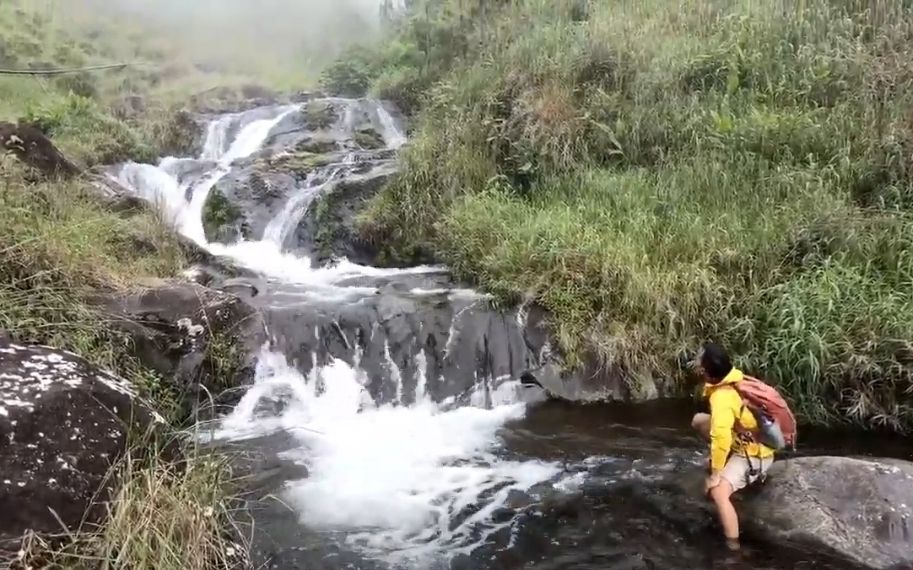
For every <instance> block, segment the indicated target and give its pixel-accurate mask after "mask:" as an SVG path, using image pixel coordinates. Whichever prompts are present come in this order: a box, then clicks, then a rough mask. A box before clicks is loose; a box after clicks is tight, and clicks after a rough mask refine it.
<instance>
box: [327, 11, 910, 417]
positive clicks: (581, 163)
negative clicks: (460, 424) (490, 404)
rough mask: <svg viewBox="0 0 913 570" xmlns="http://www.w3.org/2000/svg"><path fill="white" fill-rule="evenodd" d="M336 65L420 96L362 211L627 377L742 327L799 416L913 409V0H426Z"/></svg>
mask: <svg viewBox="0 0 913 570" xmlns="http://www.w3.org/2000/svg"><path fill="white" fill-rule="evenodd" d="M392 26H393V32H392V37H391V39H389V40H388V41H387V42H386V44H385V45H384V46H382V47H381V48H378V49H370V50H364V51H361V52H353V53H351V54H350V56H349V57H348V58H346V59H343V60H341V61H339V62H337V63H336V64H335V65H334V66H333V67H332V68H330V69H329V70H328V72H327V74H326V75H325V82H326V83H327V84H328V85H330V86H336V87H340V86H341V87H346V88H349V89H356V90H357V89H358V88H360V87H361V86H366V87H368V88H370V89H372V90H373V91H374V92H375V93H377V94H379V95H384V96H388V97H392V98H394V99H397V100H399V101H401V102H403V103H404V104H405V105H406V106H407V107H408V108H410V109H418V110H419V111H418V113H417V118H416V121H417V126H416V129H415V131H416V132H415V136H414V141H413V142H412V144H411V147H410V148H409V150H408V151H407V152H406V156H405V161H404V162H405V165H404V166H405V167H404V170H403V172H402V173H401V174H400V175H399V176H398V177H397V179H395V180H394V181H393V182H392V183H391V184H390V185H388V187H387V188H386V189H385V190H384V191H383V193H382V194H381V195H380V196H379V197H378V198H377V199H376V200H375V201H374V202H373V204H372V206H371V209H370V212H369V213H368V214H367V215H366V216H365V217H364V219H363V220H362V226H361V227H362V231H363V233H364V235H365V237H367V238H369V239H372V240H374V241H375V242H376V243H378V244H380V245H381V246H383V247H385V248H386V249H387V254H388V255H390V256H391V257H394V258H395V257H399V258H409V257H411V256H414V255H416V254H417V253H420V252H421V250H423V249H424V250H431V251H433V252H435V253H436V254H437V255H439V256H441V257H442V258H443V260H444V261H446V262H447V263H449V264H450V265H452V266H453V267H454V269H455V270H456V271H457V272H458V273H460V274H461V275H463V276H465V277H468V278H471V279H473V280H475V281H476V282H478V283H479V284H481V285H483V286H485V287H487V288H489V289H491V290H493V291H495V292H497V293H499V294H501V295H503V296H505V297H507V298H515V299H516V298H521V297H527V298H533V299H535V300H537V301H539V302H540V303H542V304H543V305H545V306H546V307H547V308H548V309H550V310H551V311H552V313H553V315H554V320H555V325H556V326H557V330H558V331H559V337H560V340H561V343H562V345H563V347H564V348H565V349H566V351H567V353H568V354H569V356H570V357H571V358H572V359H591V358H593V359H600V360H601V361H603V362H605V363H606V364H607V365H609V366H617V367H620V368H621V369H623V370H624V371H625V372H626V373H627V376H628V378H629V379H630V381H631V382H632V383H637V382H639V381H640V379H642V378H644V377H647V376H659V377H669V376H675V375H677V374H678V369H677V365H676V363H677V360H678V359H677V357H678V355H679V354H680V353H681V351H682V350H683V349H686V348H689V347H694V346H695V345H696V344H697V343H699V342H701V341H702V340H705V339H708V338H714V339H718V340H720V341H722V342H725V343H726V344H727V345H728V346H730V347H731V348H732V350H733V351H734V352H735V353H737V354H738V355H739V359H740V361H741V362H740V363H741V364H742V365H744V366H745V367H746V368H748V369H749V370H751V371H753V372H757V373H759V374H763V375H764V376H766V377H768V378H769V379H771V380H774V381H777V382H779V383H780V385H781V386H783V387H784V389H785V390H786V392H787V393H788V395H789V396H790V397H791V399H792V400H793V402H794V403H795V404H796V407H797V409H798V411H799V412H800V413H801V415H802V416H803V418H804V419H805V420H806V421H809V422H813V423H817V424H834V423H845V422H852V423H855V424H859V425H863V426H867V427H887V428H890V429H895V430H909V429H910V428H913V248H911V245H913V218H911V213H913V210H911V208H913V114H911V111H910V110H911V109H913V3H911V2H908V1H902V0H896V1H889V2H881V1H879V2H874V1H869V0H865V1H861V0H855V1H854V0H841V1H838V2H834V1H825V0H802V1H795V2H780V1H776V2H747V1H739V0H688V1H685V2H674V3H672V2H665V1H661V0H648V1H642V2H628V1H622V0H617V1H606V2H586V1H563V2H553V1H546V0H524V1H522V2H510V3H507V2H505V3H485V2H471V1H466V0H464V1H461V2H457V1H449V0H429V1H428V2H419V3H418V6H417V7H416V8H414V9H413V11H412V12H411V13H410V14H409V15H408V16H407V17H403V18H400V19H399V20H397V21H395V22H394V23H393V24H392Z"/></svg>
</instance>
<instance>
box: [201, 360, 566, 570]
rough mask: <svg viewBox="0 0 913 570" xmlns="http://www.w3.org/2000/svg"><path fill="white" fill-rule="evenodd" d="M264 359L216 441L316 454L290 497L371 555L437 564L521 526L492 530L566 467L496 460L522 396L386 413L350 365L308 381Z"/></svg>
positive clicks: (305, 456) (313, 522) (311, 521)
mask: <svg viewBox="0 0 913 570" xmlns="http://www.w3.org/2000/svg"><path fill="white" fill-rule="evenodd" d="M259 362H260V364H259V369H258V374H257V383H256V385H255V386H254V387H252V388H251V389H250V391H249V392H248V393H247V395H246V396H245V397H244V398H243V399H242V401H241V402H240V403H239V404H238V406H237V407H236V409H235V412H234V413H233V414H232V415H231V416H229V417H228V418H227V419H226V420H225V422H224V423H223V425H222V429H221V431H220V432H218V433H217V434H216V437H220V438H227V439H235V440H239V439H243V438H251V437H256V436H257V435H262V434H263V433H266V432H269V431H274V430H277V429H285V430H288V431H289V432H290V433H292V434H293V436H294V437H295V438H296V439H297V440H298V441H299V443H300V444H301V445H302V446H304V447H305V448H306V449H307V451H306V452H305V453H301V454H297V453H296V454H295V457H298V458H299V461H300V462H301V463H303V465H304V466H305V467H306V468H307V470H308V477H307V478H305V479H301V480H296V481H290V482H288V484H287V488H286V492H285V494H284V496H285V498H286V500H288V501H289V502H290V503H291V504H292V505H293V506H296V507H299V508H300V517H301V521H302V522H303V523H304V524H306V525H309V526H312V527H317V528H346V529H349V531H348V533H347V541H348V542H349V543H350V544H355V545H358V547H359V548H360V549H362V550H363V551H364V552H366V553H368V554H369V555H373V556H380V557H383V558H384V559H385V560H388V561H390V562H394V563H400V564H407V566H406V567H409V568H426V567H428V566H427V564H429V559H430V560H434V559H435V557H436V556H440V554H441V553H443V552H446V553H448V555H449V556H452V555H455V554H458V553H461V552H462V553H468V552H471V551H472V550H473V549H474V548H475V547H477V546H478V545H480V544H483V543H485V541H486V540H487V538H488V537H489V536H490V535H492V534H495V533H497V532H499V531H500V530H502V529H505V528H509V527H510V524H511V523H510V521H509V520H508V521H501V522H493V521H492V520H491V515H492V513H493V512H494V511H495V510H497V509H498V508H500V507H501V506H502V505H503V504H504V502H505V501H506V498H507V496H508V495H510V493H511V491H525V490H527V489H529V487H531V486H532V485H534V484H535V483H538V482H540V481H544V480H548V479H550V478H552V477H554V476H556V475H557V474H558V473H559V471H560V469H559V468H558V466H557V465H555V464H552V463H546V462H541V461H525V462H519V461H505V460H502V459H499V458H498V457H497V455H496V454H495V449H494V448H492V446H491V442H492V441H493V440H494V439H495V434H496V431H497V430H498V429H499V428H500V427H501V426H502V425H503V424H504V423H505V422H506V421H508V420H511V419H516V418H519V417H521V416H522V415H523V412H524V406H523V405H522V404H520V403H517V402H516V400H513V401H507V400H508V399H509V398H506V397H505V398H502V400H501V401H498V404H497V405H494V406H488V407H476V406H460V407H453V408H450V409H443V408H441V407H440V406H439V405H437V404H434V403H433V402H431V401H430V400H428V399H426V398H416V403H415V404H413V405H411V406H408V407H404V406H399V405H395V404H387V405H378V404H376V403H375V402H374V400H373V398H372V397H371V395H370V394H369V393H368V390H367V389H366V387H365V386H364V385H362V384H361V383H360V382H359V381H358V375H357V373H356V371H355V370H354V369H353V368H352V367H350V366H349V365H347V364H346V363H344V362H342V361H338V360H337V361H334V362H332V363H331V364H328V365H327V366H324V367H322V368H320V369H317V370H314V372H313V373H312V374H310V375H309V377H307V378H306V377H304V376H302V375H301V373H300V372H298V371H297V370H295V369H293V368H292V367H290V366H288V364H287V362H285V360H284V358H283V357H281V356H279V355H277V354H275V353H269V352H267V353H265V354H264V355H262V357H261V359H260V361H259ZM512 388H513V386H510V385H509V384H505V385H504V386H503V387H502V389H501V390H502V393H504V394H507V393H509V392H510V390H511V389H512ZM275 394H284V395H285V401H286V403H287V406H286V408H285V409H284V411H283V412H282V413H281V414H280V415H278V416H269V415H267V416H262V415H258V410H259V409H260V406H258V404H259V403H261V402H262V400H263V399H264V398H269V397H271V396H274V395H275ZM496 401H497V399H496ZM455 515H459V517H457V518H456V520H455Z"/></svg>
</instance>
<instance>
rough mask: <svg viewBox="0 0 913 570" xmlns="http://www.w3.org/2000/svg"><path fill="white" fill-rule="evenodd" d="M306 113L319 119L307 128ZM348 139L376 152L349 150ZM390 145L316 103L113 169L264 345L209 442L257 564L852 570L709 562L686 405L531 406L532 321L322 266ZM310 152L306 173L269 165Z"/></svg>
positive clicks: (777, 558) (453, 289) (714, 548)
mask: <svg viewBox="0 0 913 570" xmlns="http://www.w3.org/2000/svg"><path fill="white" fill-rule="evenodd" d="M315 105H320V106H321V109H327V108H329V109H331V110H332V117H333V120H332V121H329V122H328V124H321V125H319V126H315V125H314V121H313V120H312V117H313V114H314V113H313V110H314V107H313V106H315ZM359 133H361V135H362V139H359V137H358V136H357V135H358V134H359ZM364 133H374V134H376V135H377V136H378V137H379V139H380V140H381V141H382V144H380V145H378V146H379V148H373V149H368V148H365V145H363V144H362V143H359V142H357V141H358V140H363V135H364ZM318 143H319V145H318ZM406 143H407V141H406V138H405V136H404V133H403V130H402V128H401V126H400V123H399V121H398V120H397V118H396V116H395V111H392V110H391V109H389V108H388V107H386V106H385V105H384V104H383V103H381V102H378V101H373V100H348V99H336V98H332V99H319V100H318V99H315V100H311V101H306V102H303V103H300V104H296V105H277V106H270V107H263V108H258V109H252V110H249V111H244V112H239V113H234V114H227V115H223V116H218V117H211V118H210V121H209V123H208V127H207V129H206V137H205V142H204V143H203V148H202V150H201V152H200V155H199V156H198V157H193V158H191V157H168V158H164V159H163V160H161V162H160V163H159V164H158V165H148V164H133V163H128V164H124V165H120V166H118V167H116V168H114V169H113V170H112V171H111V173H110V175H111V177H112V178H114V179H116V180H117V181H118V182H119V183H120V184H121V185H122V186H124V187H125V188H128V189H129V190H130V191H131V192H133V193H134V194H135V195H137V196H140V197H142V198H144V199H146V200H149V201H151V202H154V203H156V204H157V205H158V206H159V207H160V208H161V210H162V212H163V213H164V215H165V216H166V218H167V219H168V220H169V221H170V222H171V223H172V224H173V225H174V227H175V228H176V230H177V231H179V232H180V233H181V234H183V235H184V236H186V237H187V238H189V239H191V240H193V241H195V242H196V243H197V244H199V245H200V246H202V247H203V248H205V249H206V250H208V251H209V252H210V253H212V254H213V255H216V256H219V257H222V258H227V259H229V260H231V261H232V262H233V263H234V264H236V265H237V266H239V267H241V268H244V269H245V270H247V272H248V274H247V275H246V277H245V279H247V280H248V281H249V282H250V283H252V284H253V285H254V286H255V287H256V290H257V294H256V295H255V296H252V297H251V298H249V299H247V300H248V302H250V303H251V304H253V305H254V306H255V307H257V308H258V309H259V310H260V311H261V312H262V313H263V315H264V320H265V322H266V326H267V329H268V335H269V338H270V340H269V342H268V343H267V345H266V346H264V347H263V348H262V351H261V353H260V354H259V358H258V364H257V370H256V376H255V380H254V383H253V385H252V386H250V387H249V389H248V390H247V391H246V392H245V393H244V395H243V396H242V397H241V398H240V400H239V401H238V402H237V404H236V405H235V407H234V410H233V411H232V412H231V413H229V414H227V415H226V416H225V417H223V418H220V419H219V420H218V422H217V424H216V426H215V427H214V429H213V430H212V433H211V437H212V439H213V440H214V441H215V442H217V444H218V445H220V446H224V447H225V448H227V449H230V450H232V451H237V452H239V455H240V456H243V457H245V459H244V460H243V462H244V463H245V465H244V466H242V467H243V468H244V469H247V470H248V471H249V472H250V473H251V477H250V479H249V492H250V498H251V514H252V517H253V521H254V529H255V530H254V532H253V556H254V562H255V564H262V565H264V567H266V568H275V569H277V570H286V569H297V568H302V569H303V568H307V569H327V570H331V569H332V570H335V569H340V570H341V569H353V570H393V569H409V570H412V569H415V570H438V569H441V570H443V569H454V570H456V569H515V568H516V569H519V568H537V569H543V570H546V569H553V568H554V569H558V568H577V569H600V570H639V569H659V568H661V569H675V568H682V569H686V568H687V569H690V570H697V569H705V568H706V569H710V568H752V569H766V568H770V569H787V568H789V569H791V568H808V569H812V568H815V569H824V568H828V569H833V570H837V569H840V570H842V569H845V568H850V567H848V566H846V565H839V564H837V563H834V562H831V561H826V560H821V559H806V556H804V555H803V553H801V552H790V551H788V550H785V549H782V548H776V549H774V548H771V547H770V546H769V545H766V546H765V545H752V544H750V543H749V544H747V546H746V549H745V551H744V552H742V553H741V554H738V555H732V554H730V553H728V552H725V551H724V549H723V548H722V545H721V543H720V541H719V537H718V531H717V530H716V529H715V526H714V523H713V520H712V518H711V517H710V516H709V514H707V513H708V511H706V510H703V509H704V508H703V507H700V506H697V507H695V508H683V507H682V504H683V502H687V504H689V505H695V504H697V503H700V502H701V501H700V500H699V498H698V497H697V493H696V489H697V488H698V486H699V485H700V478H699V469H700V465H702V462H703V461H704V460H705V459H704V456H703V453H704V446H703V445H702V444H701V443H700V442H699V441H698V440H697V439H696V438H695V437H693V436H692V434H691V433H689V431H687V430H685V429H683V428H684V427H686V426H688V425H689V422H690V414H691V413H692V412H693V410H692V409H691V407H690V404H688V403H682V402H671V403H654V404H643V405H640V406H621V405H588V406H579V405H572V404H567V403H560V402H555V401H547V400H546V399H545V398H544V395H543V394H542V393H541V392H540V391H539V390H538V389H536V388H529V387H524V386H521V384H520V383H519V381H518V380H517V378H518V377H519V375H520V373H521V372H522V371H524V370H526V369H529V368H535V367H536V366H539V365H541V364H542V362H543V361H544V359H545V358H546V357H547V354H548V352H549V349H550V348H549V344H548V339H547V338H543V335H542V333H541V330H540V329H539V328H538V327H537V317H536V315H534V314H531V313H530V311H528V310H526V309H524V308H522V307H520V308H514V309H509V310H498V309H496V308H495V307H492V306H491V303H490V300H489V299H488V297H487V296H486V295H484V294H482V293H479V292H476V291H473V290H471V289H467V288H466V287H465V286H463V285H461V284H459V283H456V282H455V281H454V280H453V279H452V278H451V276H450V275H449V273H448V272H447V270H446V268H444V267H437V266H420V267H412V268H401V269H381V268H376V267H372V266H370V265H366V264H360V263H356V262H355V261H349V260H347V259H344V258H335V259H330V260H327V259H321V258H322V255H321V254H320V252H319V251H318V249H319V248H318V247H317V246H316V245H315V236H314V235H312V234H313V226H314V218H313V214H314V213H315V211H316V209H317V208H318V207H319V204H320V203H321V200H328V199H329V197H330V196H333V193H334V192H340V191H341V190H340V189H341V188H344V187H345V184H351V185H355V187H356V188H357V187H359V186H358V185H365V184H371V183H373V182H376V181H378V180H382V179H383V177H386V176H389V174H390V173H391V172H393V171H394V170H395V152H396V151H397V149H399V148H400V147H401V146H402V145H404V144H406ZM302 149H307V150H302ZM314 155H319V156H320V157H321V160H319V161H312V164H313V165H314V166H313V167H312V168H310V169H309V171H308V172H306V173H300V172H299V173H298V174H295V175H292V174H289V173H288V172H287V171H285V170H283V169H284V168H285V167H284V166H283V165H284V164H285V165H287V164H288V163H289V162H290V161H291V159H294V158H296V157H298V158H301V157H305V158H308V159H312V158H313V157H314ZM264 181H265V182H264ZM260 187H264V188H266V190H264V191H262V192H261V191H258V192H254V191H253V190H251V189H254V188H260ZM213 191H219V192H222V193H223V195H226V196H228V200H229V201H234V202H233V203H236V205H237V206H238V207H239V209H240V210H241V211H242V212H243V215H244V231H243V232H242V233H241V234H240V235H238V234H237V233H236V234H234V235H233V236H229V238H230V239H225V240H220V241H216V240H212V241H210V239H207V235H206V232H205V231H204V224H203V211H204V208H205V206H206V201H207V199H208V197H209V195H210V193H211V192H213ZM239 197H240V198H239ZM318 229H319V228H318ZM809 441H812V443H808V442H807V441H806V442H804V443H805V447H804V451H809V450H818V451H822V452H823V451H828V450H834V449H837V450H839V451H840V453H841V454H852V453H855V451H853V450H852V446H851V445H850V444H849V443H848V442H847V441H845V440H841V441H839V442H837V443H836V448H835V444H834V443H833V442H828V441H827V440H826V439H814V438H812V439H811V440H809ZM886 445H888V444H886ZM870 451H872V450H870V449H869V447H867V446H866V442H863V443H862V444H861V445H860V446H859V450H858V452H860V453H862V452H870ZM877 451H878V452H879V454H881V455H894V456H902V455H904V454H906V453H907V451H906V450H904V449H902V448H898V449H893V448H890V449H887V448H880V449H878V450H877ZM696 473H697V474H698V477H697V478H696V477H695V474H696Z"/></svg>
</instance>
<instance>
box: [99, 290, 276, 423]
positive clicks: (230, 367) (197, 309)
mask: <svg viewBox="0 0 913 570" xmlns="http://www.w3.org/2000/svg"><path fill="white" fill-rule="evenodd" d="M151 285H152V286H151V287H148V288H146V289H143V290H140V291H137V292H134V293H129V294H125V295H119V296H113V297H112V296H110V295H107V296H104V297H102V296H99V298H98V299H97V300H96V302H97V303H98V305H100V306H101V307H103V308H104V309H105V310H106V311H107V312H108V317H109V319H110V326H112V327H114V328H115V329H117V330H120V331H121V332H123V333H125V334H127V335H128V336H129V338H130V339H131V342H132V345H133V352H134V354H135V355H136V357H137V358H138V359H139V360H140V361H141V362H142V363H143V364H144V365H145V366H147V367H148V368H150V369H152V370H154V371H156V372H158V373H159V374H160V375H161V376H162V377H163V378H164V379H165V380H166V381H169V382H172V383H173V385H174V386H175V387H176V388H177V389H178V390H179V392H180V393H182V394H184V395H185V401H184V411H185V412H186V413H190V411H191V410H192V409H193V408H194V407H195V406H197V405H198V404H199V402H200V401H201V400H202V401H204V402H205V401H207V398H208V395H210V394H211V395H212V396H214V397H215V398H216V404H219V403H221V400H220V395H223V394H225V393H230V392H231V391H232V389H234V388H236V387H238V386H241V385H244V384H246V383H247V382H249V381H250V380H252V378H253V367H254V355H255V354H256V352H257V349H258V348H259V346H260V345H261V344H262V342H263V341H264V331H263V322H262V319H261V317H260V315H259V313H258V312H256V311H255V310H254V309H253V308H252V307H251V306H250V305H248V304H247V303H245V302H244V301H242V300H241V299H240V298H239V297H237V296H235V295H232V294H230V293H226V292H223V291H216V290H213V289H209V288H206V287H203V286H200V285H197V284H195V283H186V282H167V281H163V282H155V283H151ZM204 389H205V390H204ZM229 401H230V400H229Z"/></svg>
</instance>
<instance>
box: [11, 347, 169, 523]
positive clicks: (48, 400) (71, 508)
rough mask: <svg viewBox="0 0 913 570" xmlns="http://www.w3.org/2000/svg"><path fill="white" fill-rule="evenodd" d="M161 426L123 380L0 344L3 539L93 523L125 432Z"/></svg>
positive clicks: (63, 355)
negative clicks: (92, 506)
mask: <svg viewBox="0 0 913 570" xmlns="http://www.w3.org/2000/svg"><path fill="white" fill-rule="evenodd" d="M161 421H162V420H161V418H160V417H158V416H157V414H156V413H155V412H154V411H152V410H151V409H150V408H149V407H148V406H147V405H145V404H144V403H143V402H142V401H140V400H139V399H138V398H137V395H136V391H135V390H134V389H133V387H132V386H131V385H130V384H129V383H128V382H127V381H125V380H123V379H121V378H118V377H116V376H114V375H112V374H110V373H108V372H106V371H104V370H101V369H99V368H97V367H95V366H93V365H91V364H89V363H87V362H86V361H85V360H83V359H82V358H80V357H78V356H76V355H74V354H72V353H69V352H66V351H63V350H58V349H54V348H48V347H44V346H25V345H20V344H15V343H11V342H8V341H4V340H2V339H0V512H2V513H3V516H0V538H15V537H18V536H21V535H22V534H23V533H24V532H25V531H27V530H34V531H36V532H61V531H63V529H62V528H61V526H60V522H63V523H64V524H65V525H67V526H68V527H69V528H70V529H73V528H75V527H76V526H78V525H79V524H80V522H82V521H83V516H84V515H87V517H88V518H87V520H88V521H90V522H91V521H93V520H97V519H98V517H100V516H101V514H102V511H101V509H102V507H101V506H99V505H96V506H95V507H94V508H91V509H90V506H91V505H92V504H93V497H94V496H95V495H96V493H97V492H98V491H99V490H100V488H101V486H102V484H103V482H104V479H105V475H106V474H107V473H108V471H109V469H110V467H111V466H112V464H114V462H116V461H117V460H118V458H119V457H120V456H121V454H122V453H123V452H124V450H125V444H126V440H127V436H128V433H129V431H130V430H140V431H143V430H146V429H148V428H149V427H150V426H152V425H154V424H155V423H156V422H161ZM103 500H104V493H102V494H101V495H99V496H98V501H103ZM57 517H59V518H60V522H58V520H57Z"/></svg>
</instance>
